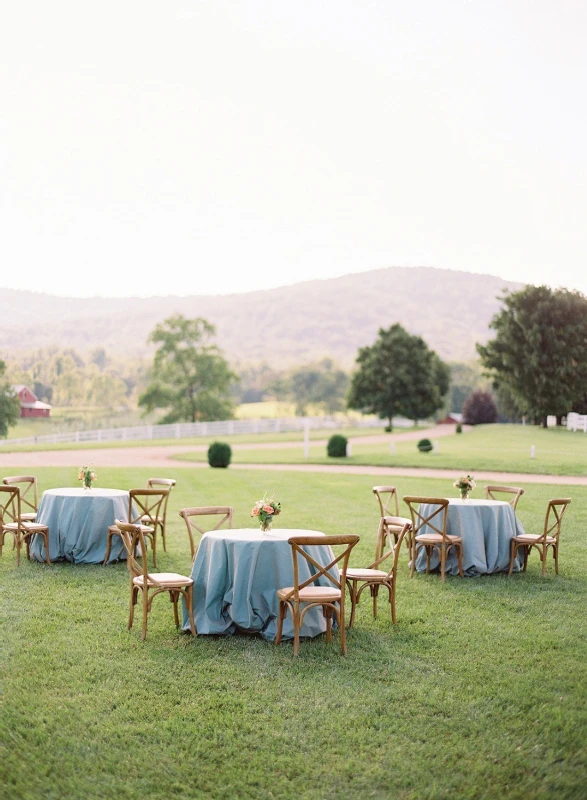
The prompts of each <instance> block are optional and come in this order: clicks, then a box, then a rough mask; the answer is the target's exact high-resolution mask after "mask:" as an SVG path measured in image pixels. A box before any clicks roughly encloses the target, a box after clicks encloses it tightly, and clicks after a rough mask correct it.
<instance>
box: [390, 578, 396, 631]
mask: <svg viewBox="0 0 587 800" xmlns="http://www.w3.org/2000/svg"><path fill="white" fill-rule="evenodd" d="M389 602H390V605H391V621H392V622H393V624H394V625H395V624H396V622H397V620H396V618H395V577H394V579H393V583H392V584H391V587H390V588H389Z"/></svg>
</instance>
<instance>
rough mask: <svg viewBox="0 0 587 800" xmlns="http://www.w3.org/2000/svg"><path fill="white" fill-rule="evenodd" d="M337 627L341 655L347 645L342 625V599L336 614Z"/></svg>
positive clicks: (344, 653) (344, 652) (344, 654)
mask: <svg viewBox="0 0 587 800" xmlns="http://www.w3.org/2000/svg"><path fill="white" fill-rule="evenodd" d="M338 627H339V628H340V649H341V651H342V654H343V656H346V654H347V646H346V631H345V627H344V601H342V600H341V603H340V612H339V614H338Z"/></svg>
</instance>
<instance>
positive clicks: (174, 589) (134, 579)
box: [116, 520, 196, 641]
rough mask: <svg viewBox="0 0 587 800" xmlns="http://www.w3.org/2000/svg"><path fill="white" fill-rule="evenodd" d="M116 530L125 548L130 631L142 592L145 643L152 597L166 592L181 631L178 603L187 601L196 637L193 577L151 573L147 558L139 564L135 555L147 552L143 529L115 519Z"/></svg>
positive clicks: (191, 624)
mask: <svg viewBox="0 0 587 800" xmlns="http://www.w3.org/2000/svg"><path fill="white" fill-rule="evenodd" d="M116 527H117V529H118V531H119V534H120V537H121V538H122V541H123V543H124V547H125V549H126V553H127V558H126V564H127V567H128V571H129V574H130V611H129V618H128V630H130V629H131V628H132V624H133V620H134V611H135V606H136V604H137V599H138V594H139V592H140V593H141V607H142V610H143V628H142V634H141V639H142V640H143V641H144V640H145V637H146V636H147V617H148V615H149V612H150V611H151V608H152V605H153V598H155V597H156V596H157V595H158V594H162V593H163V592H167V593H168V594H169V601H170V602H171V603H173V616H174V618H175V627H176V628H179V611H178V607H177V604H178V602H179V598H180V595H181V596H183V597H184V599H185V602H186V607H187V610H188V615H189V619H190V630H191V633H192V636H196V625H195V622H194V606H193V587H194V582H193V580H192V579H191V578H187V577H186V576H185V575H177V574H176V573H173V572H172V573H166V572H149V568H148V564H147V559H146V558H145V557H143V558H142V559H141V562H142V563H141V564H139V562H138V561H137V560H136V558H135V556H134V553H137V552H141V553H145V552H146V551H145V547H146V543H145V535H144V533H143V527H144V526H143V525H140V524H139V525H136V524H133V523H128V522H121V521H120V520H116Z"/></svg>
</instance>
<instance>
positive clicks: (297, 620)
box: [293, 603, 300, 656]
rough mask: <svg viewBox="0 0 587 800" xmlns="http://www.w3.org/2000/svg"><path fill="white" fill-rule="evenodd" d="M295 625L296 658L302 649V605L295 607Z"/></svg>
mask: <svg viewBox="0 0 587 800" xmlns="http://www.w3.org/2000/svg"><path fill="white" fill-rule="evenodd" d="M293 624H294V651H293V654H294V656H297V654H298V652H299V649H300V605H299V603H294V606H293Z"/></svg>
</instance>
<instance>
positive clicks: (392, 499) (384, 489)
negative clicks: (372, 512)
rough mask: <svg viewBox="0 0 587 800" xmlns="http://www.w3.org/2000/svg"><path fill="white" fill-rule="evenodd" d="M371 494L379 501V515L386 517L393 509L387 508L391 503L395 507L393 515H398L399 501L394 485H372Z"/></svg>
mask: <svg viewBox="0 0 587 800" xmlns="http://www.w3.org/2000/svg"><path fill="white" fill-rule="evenodd" d="M373 494H374V495H375V496H376V497H377V500H378V501H379V510H380V512H381V514H380V516H382V517H386V516H388V515H389V514H392V513H394V512H393V509H392V510H390V508H389V506H390V504H391V505H392V506H393V507H394V508H395V516H396V517H399V502H398V497H397V489H396V488H395V486H374V487H373Z"/></svg>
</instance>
